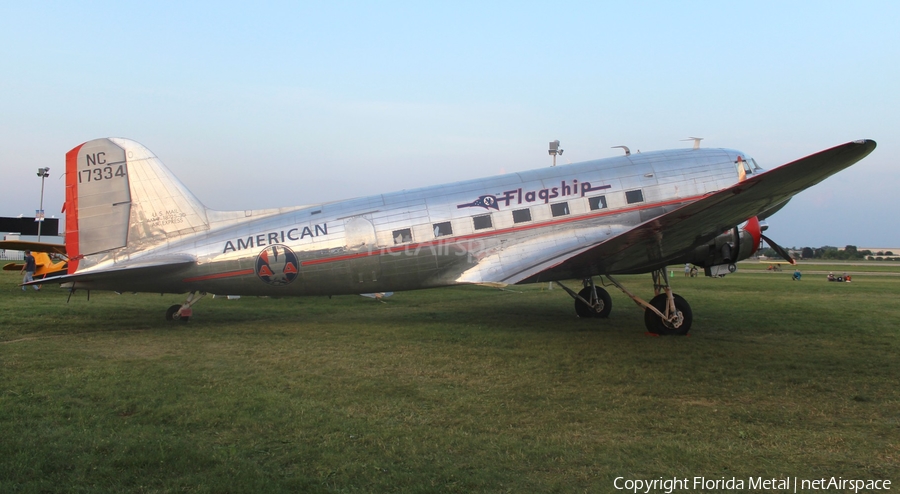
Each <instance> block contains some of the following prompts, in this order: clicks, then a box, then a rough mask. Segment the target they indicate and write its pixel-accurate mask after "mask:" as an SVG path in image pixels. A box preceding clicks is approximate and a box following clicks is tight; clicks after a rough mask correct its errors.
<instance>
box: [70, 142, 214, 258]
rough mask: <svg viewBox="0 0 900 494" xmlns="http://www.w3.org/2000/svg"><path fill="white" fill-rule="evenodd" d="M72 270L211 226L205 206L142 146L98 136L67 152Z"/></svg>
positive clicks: (119, 256) (126, 255) (124, 255)
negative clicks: (98, 137)
mask: <svg viewBox="0 0 900 494" xmlns="http://www.w3.org/2000/svg"><path fill="white" fill-rule="evenodd" d="M65 209H66V250H67V253H68V256H69V259H70V263H69V274H73V273H75V272H76V271H77V270H78V269H79V267H87V266H89V265H94V264H96V263H98V262H102V261H104V260H107V259H120V258H123V257H124V258H127V257H128V256H129V255H130V254H132V253H134V252H138V251H140V250H142V249H146V248H149V247H152V246H155V245H159V244H161V243H164V242H166V241H168V240H171V239H172V238H175V237H179V236H181V235H185V234H188V233H196V232H200V231H205V230H208V229H209V220H208V218H207V214H206V207H205V206H204V205H203V204H202V203H200V201H198V200H197V198H196V197H194V195H193V194H191V192H190V191H189V190H187V188H185V187H184V185H182V184H181V182H179V181H178V179H176V178H175V177H174V176H173V175H172V173H171V172H170V171H169V170H168V169H167V168H166V167H165V165H163V164H162V162H161V161H159V159H158V158H157V157H156V156H155V155H154V154H153V153H152V152H150V150H149V149H147V148H145V147H144V146H142V145H141V144H139V143H137V142H134V141H131V140H128V139H119V138H108V139H95V140H93V141H88V142H85V143H84V144H81V145H80V146H77V147H76V148H74V149H72V150H71V151H69V152H68V153H66V205H65Z"/></svg>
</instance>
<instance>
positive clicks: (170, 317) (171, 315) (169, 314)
mask: <svg viewBox="0 0 900 494" xmlns="http://www.w3.org/2000/svg"><path fill="white" fill-rule="evenodd" d="M180 308H181V306H180V305H172V306H170V307H169V308H168V309H166V321H181V322H187V320H188V319H189V318H188V317H176V316H175V313H176V312H178V309H180Z"/></svg>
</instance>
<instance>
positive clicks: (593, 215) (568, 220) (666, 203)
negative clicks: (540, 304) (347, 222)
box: [300, 195, 704, 266]
mask: <svg viewBox="0 0 900 494" xmlns="http://www.w3.org/2000/svg"><path fill="white" fill-rule="evenodd" d="M703 197H704V196H702V195H701V196H694V197H685V198H681V199H673V200H671V201H664V202H657V203H653V204H645V205H641V206H635V207H630V208H624V209H617V210H615V211H604V212H600V213H591V214H585V215H579V216H571V217H568V218H562V219H558V220H551V221H546V222H543V223H533V224H530V225H522V226H514V227H510V228H504V229H502V230H491V231H487V232H483V233H473V234H471V235H461V236H459V237H450V238H447V239H446V240H434V241H431V242H422V243H418V244H406V245H397V246H394V247H383V248H380V249H377V250H372V251H369V252H359V253H356V254H347V255H343V256H335V257H325V258H322V259H312V260H309V261H303V262H301V263H300V265H301V266H314V265H316V264H326V263H331V262H339V261H349V260H352V259H359V258H361V257H369V256H378V255H384V254H393V253H395V252H403V251H406V250H412V249H420V248H427V247H431V246H434V245H444V244H455V243H460V242H466V241H468V240H475V239H479V238H485V237H492V236H497V235H505V234H509V233H516V232H520V231H525V230H534V229H537V228H546V227H548V226H554V225H561V224H564V223H572V222H575V221H583V220H589V219H594V218H600V217H603V216H612V215H615V214H622V213H630V212H633V211H640V210H643V209H650V208H656V207H661V206H671V205H673V204H680V203H688V202H693V201H696V200H698V199H701V198H703Z"/></svg>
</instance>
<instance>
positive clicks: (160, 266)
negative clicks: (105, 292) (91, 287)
mask: <svg viewBox="0 0 900 494" xmlns="http://www.w3.org/2000/svg"><path fill="white" fill-rule="evenodd" d="M196 262H197V260H196V259H195V258H194V256H191V255H187V254H173V255H163V256H152V257H147V258H144V259H137V260H134V261H124V262H119V263H115V264H113V265H110V266H97V267H95V268H87V269H85V270H84V271H82V272H78V273H76V274H69V275H64V276H56V277H54V278H53V282H54V283H73V282H74V283H90V282H98V283H103V284H104V285H115V284H116V282H117V281H120V280H121V281H122V282H123V284H124V283H126V282H127V283H128V284H129V285H131V284H134V280H135V279H150V278H153V277H154V276H161V275H166V274H170V273H173V272H176V271H178V270H180V269H183V268H185V267H187V266H190V265H193V264H195V263H196ZM41 281H43V280H41Z"/></svg>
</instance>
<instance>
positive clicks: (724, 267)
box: [690, 228, 759, 276]
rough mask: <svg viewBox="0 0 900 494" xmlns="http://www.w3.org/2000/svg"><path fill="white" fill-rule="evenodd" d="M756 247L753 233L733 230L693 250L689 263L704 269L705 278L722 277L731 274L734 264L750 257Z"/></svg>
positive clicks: (757, 241) (757, 240) (756, 238)
mask: <svg viewBox="0 0 900 494" xmlns="http://www.w3.org/2000/svg"><path fill="white" fill-rule="evenodd" d="M758 246H759V238H758V237H755V236H754V235H753V233H751V232H749V231H747V230H746V229H744V230H738V229H737V228H734V229H732V230H730V231H728V232H726V233H723V234H721V235H719V236H718V237H716V238H714V239H713V240H712V241H710V242H709V243H708V244H706V245H704V246H701V247H697V248H696V249H694V252H693V254H692V255H691V260H690V262H692V263H693V264H696V265H698V266H702V267H703V268H705V271H706V276H724V275H725V274H726V273H733V272H734V271H735V269H736V268H735V266H734V264H735V263H736V262H738V261H741V260H743V259H747V258H748V257H750V256H752V255H753V254H754V253H755V252H756V249H757V247H758Z"/></svg>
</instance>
